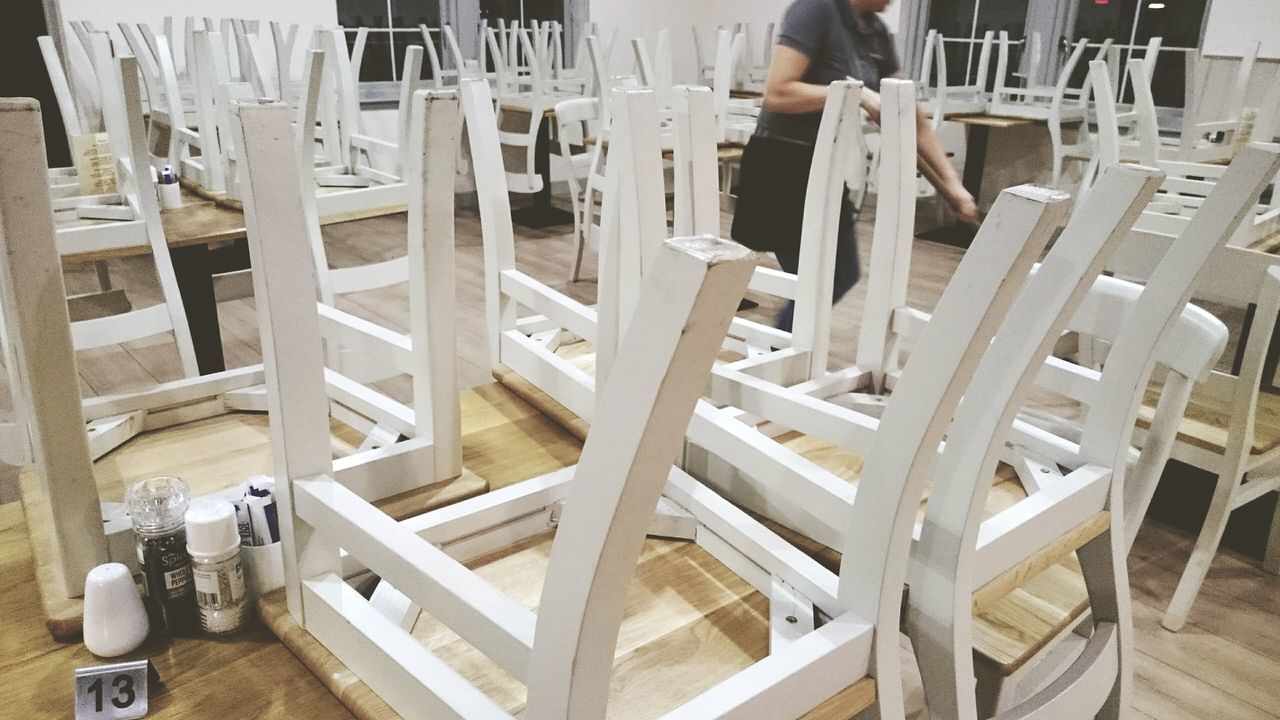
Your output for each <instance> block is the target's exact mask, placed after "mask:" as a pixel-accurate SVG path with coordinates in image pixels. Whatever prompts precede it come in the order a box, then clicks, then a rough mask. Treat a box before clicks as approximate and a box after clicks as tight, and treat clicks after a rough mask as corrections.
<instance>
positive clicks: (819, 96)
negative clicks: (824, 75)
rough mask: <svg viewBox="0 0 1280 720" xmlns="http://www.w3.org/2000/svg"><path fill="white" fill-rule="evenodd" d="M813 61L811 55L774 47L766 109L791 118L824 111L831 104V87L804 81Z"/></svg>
mask: <svg viewBox="0 0 1280 720" xmlns="http://www.w3.org/2000/svg"><path fill="white" fill-rule="evenodd" d="M811 62H812V61H811V60H810V59H809V56H808V55H805V54H804V53H802V52H800V51H799V50H796V49H795V48H792V47H788V46H786V45H776V46H774V48H773V59H772V60H771V61H770V62H769V78H768V80H766V81H765V86H764V109H765V110H768V111H769V112H776V113H784V114H788V115H800V114H804V113H812V112H821V111H822V108H823V107H824V106H825V105H826V104H827V87H826V86H825V85H814V84H812V83H807V82H804V79H803V78H804V74H805V73H806V72H808V71H809V64H810V63H811Z"/></svg>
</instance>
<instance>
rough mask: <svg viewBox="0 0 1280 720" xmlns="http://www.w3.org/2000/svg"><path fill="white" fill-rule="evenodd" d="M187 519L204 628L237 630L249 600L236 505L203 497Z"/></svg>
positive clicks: (212, 632)
mask: <svg viewBox="0 0 1280 720" xmlns="http://www.w3.org/2000/svg"><path fill="white" fill-rule="evenodd" d="M186 521H187V553H188V554H190V555H191V574H192V577H193V579H194V581H195V588H196V607H197V609H198V611H199V614H200V627H201V628H202V629H203V630H204V631H205V632H206V633H209V634H210V635H226V634H228V633H233V632H236V631H237V630H239V629H240V628H241V627H243V626H244V622H245V617H246V614H247V612H248V609H249V602H248V594H247V593H246V592H245V582H244V565H243V564H242V562H241V560H240V532H239V530H238V529H237V527H236V511H235V508H234V507H233V506H232V505H231V503H229V502H227V501H226V500H216V499H212V498H201V499H199V500H195V501H193V502H192V503H191V507H190V508H189V509H188V510H187V515H186Z"/></svg>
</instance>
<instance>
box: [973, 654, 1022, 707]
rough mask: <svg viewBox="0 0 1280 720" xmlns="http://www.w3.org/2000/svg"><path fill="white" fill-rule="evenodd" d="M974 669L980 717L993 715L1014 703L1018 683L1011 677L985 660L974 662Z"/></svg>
mask: <svg viewBox="0 0 1280 720" xmlns="http://www.w3.org/2000/svg"><path fill="white" fill-rule="evenodd" d="M973 671H974V673H973V674H974V678H975V680H977V688H976V690H977V692H976V698H977V702H978V717H980V718H987V717H992V716H994V715H995V714H996V713H998V712H1000V711H1001V710H1002V709H1005V708H1008V707H1010V705H1012V701H1013V697H1014V692H1015V691H1016V690H1017V687H1018V685H1017V683H1014V682H1010V681H1009V678H1007V677H1005V676H1004V675H1003V674H1001V673H999V672H997V671H996V670H995V669H994V668H992V667H991V666H989V665H987V664H986V663H983V662H976V663H974V664H973Z"/></svg>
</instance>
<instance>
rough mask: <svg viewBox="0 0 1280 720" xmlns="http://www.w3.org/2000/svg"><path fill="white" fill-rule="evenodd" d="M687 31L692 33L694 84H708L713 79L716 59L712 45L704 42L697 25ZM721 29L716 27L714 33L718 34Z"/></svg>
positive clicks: (721, 27)
mask: <svg viewBox="0 0 1280 720" xmlns="http://www.w3.org/2000/svg"><path fill="white" fill-rule="evenodd" d="M689 29H690V31H691V32H692V33H693V56H694V71H695V72H694V77H693V79H694V82H696V83H710V82H712V81H713V80H714V79H715V69H716V59H715V48H714V44H713V43H712V44H709V43H707V42H706V40H705V39H704V38H703V35H702V32H701V31H699V30H698V26H697V25H694V26H692V27H690V28H689ZM723 29H724V27H723V26H720V27H717V28H716V30H715V33H716V34H719V32H720V31H721V30H723Z"/></svg>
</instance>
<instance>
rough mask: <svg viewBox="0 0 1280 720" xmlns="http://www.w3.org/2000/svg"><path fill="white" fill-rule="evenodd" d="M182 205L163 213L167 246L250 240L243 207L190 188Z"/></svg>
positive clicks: (129, 250)
mask: <svg viewBox="0 0 1280 720" xmlns="http://www.w3.org/2000/svg"><path fill="white" fill-rule="evenodd" d="M322 191H323V190H322ZM182 201H183V205H182V207H180V208H177V209H174V210H161V211H160V224H161V225H162V226H163V227H164V236H165V242H166V243H167V244H168V246H169V247H171V248H177V247H188V246H191V245H221V244H223V243H229V242H233V241H236V240H240V239H242V238H245V237H247V236H248V234H249V231H248V229H247V228H246V226H245V221H244V210H243V209H242V208H241V206H240V205H239V203H237V202H235V201H229V200H214V199H210V198H209V197H208V196H206V195H204V194H203V193H201V192H200V191H199V190H197V189H195V188H191V187H188V186H186V185H184V186H183V187H182ZM405 209H406V208H405V207H404V206H392V207H377V208H369V209H366V210H358V211H352V212H347V213H338V214H335V215H326V216H323V217H321V218H320V224H321V225H336V224H338V223H344V222H350V221H352V220H361V219H364V218H369V217H376V216H379V215H394V214H396V213H400V212H404V211H405ZM150 252H151V247H150V246H148V245H141V244H140V245H131V246H127V247H116V248H112V249H110V250H105V251H100V252H87V253H76V254H68V255H63V256H62V262H63V263H65V264H68V265H78V264H84V263H91V262H97V261H99V260H109V259H111V258H121V257H133V256H136V255H147V254H149V253H150Z"/></svg>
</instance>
